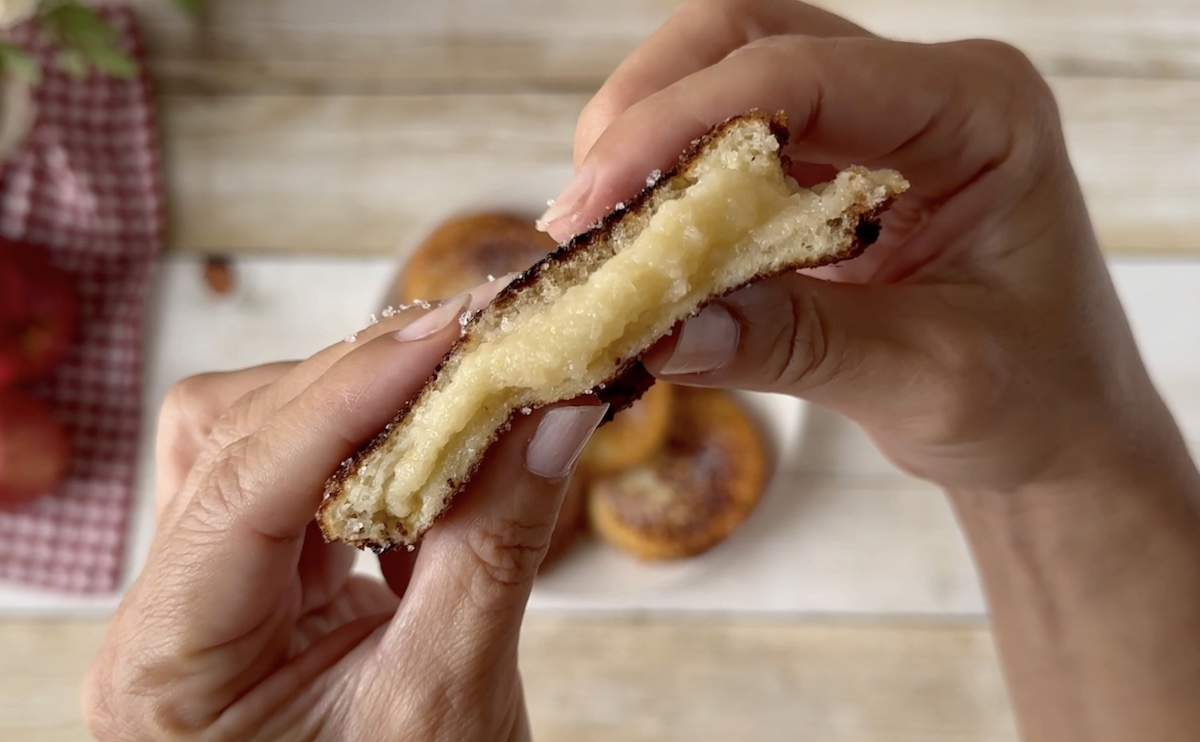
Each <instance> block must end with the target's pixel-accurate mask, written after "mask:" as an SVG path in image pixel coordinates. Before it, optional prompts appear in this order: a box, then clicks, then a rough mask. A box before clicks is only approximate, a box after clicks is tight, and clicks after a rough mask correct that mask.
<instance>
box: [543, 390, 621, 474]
mask: <svg viewBox="0 0 1200 742" xmlns="http://www.w3.org/2000/svg"><path fill="white" fill-rule="evenodd" d="M606 412H608V405H607V404H598V405H584V406H579V407H555V408H554V409H552V410H550V411H549V412H547V413H546V415H545V417H543V418H542V421H541V423H539V424H538V429H537V432H536V433H534V434H533V440H531V441H529V447H528V448H526V449H525V468H526V469H528V470H529V471H530V472H532V473H533V474H536V475H537V476H539V477H542V478H544V479H562V478H563V477H565V476H567V475H568V474H570V473H571V470H572V469H573V468H575V462H576V460H578V459H579V454H581V453H583V447H584V446H586V445H587V442H588V439H589V438H591V437H592V432H593V431H595V430H596V427H597V426H599V425H600V421H601V420H603V419H604V414H605V413H606Z"/></svg>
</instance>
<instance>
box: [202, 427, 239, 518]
mask: <svg viewBox="0 0 1200 742" xmlns="http://www.w3.org/2000/svg"><path fill="white" fill-rule="evenodd" d="M248 450H249V439H246V438H242V439H239V440H237V441H234V442H233V443H231V444H229V445H228V446H225V447H224V448H223V449H222V450H221V452H220V453H219V454H218V455H217V457H216V459H215V460H214V461H213V464H212V467H211V468H210V469H209V472H208V486H207V488H206V489H207V490H208V495H209V496H207V497H199V498H196V499H197V500H198V501H200V505H201V507H202V509H203V510H204V511H205V512H207V513H208V514H210V515H213V514H215V513H217V512H219V513H223V514H229V513H236V512H238V511H239V510H240V509H241V508H242V507H243V503H244V502H245V500H246V498H247V494H246V492H247V484H246V476H245V472H246V462H247V457H248Z"/></svg>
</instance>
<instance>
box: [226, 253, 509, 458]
mask: <svg viewBox="0 0 1200 742" xmlns="http://www.w3.org/2000/svg"><path fill="white" fill-rule="evenodd" d="M515 275H516V274H510V275H507V276H501V277H500V278H497V279H495V280H494V281H490V282H488V283H485V284H481V285H479V286H477V287H475V288H473V289H471V291H470V292H466V293H464V294H461V295H459V296H455V297H451V298H450V299H446V300H444V301H437V302H422V303H421V304H419V305H416V306H412V307H406V308H403V309H400V310H395V313H394V314H392V312H388V313H387V314H388V315H389V316H385V317H383V318H382V319H380V320H378V321H374V322H373V323H372V324H370V325H368V326H367V327H366V328H364V329H362V330H360V331H359V332H357V333H354V334H353V335H351V336H349V337H347V338H346V339H344V340H342V341H340V342H337V343H334V344H333V345H330V346H327V347H326V348H324V349H322V350H320V351H318V352H317V353H315V354H314V355H313V356H311V357H309V358H308V359H306V360H304V361H303V362H301V363H299V364H296V365H295V366H294V367H293V368H292V369H290V370H289V371H288V372H287V373H285V374H284V375H283V376H282V377H280V378H279V379H277V380H276V381H275V383H273V384H270V385H268V386H264V387H261V388H259V389H256V390H253V391H252V392H251V393H250V394H248V395H246V396H245V397H244V398H242V399H241V400H239V404H238V405H235V406H234V407H233V408H231V409H229V410H227V411H226V413H225V414H224V415H222V416H221V418H220V419H219V420H218V422H217V424H216V425H214V427H213V433H212V436H211V440H210V441H209V446H208V447H209V449H210V452H215V451H216V450H219V449H220V448H223V447H224V446H226V445H228V444H230V443H232V442H233V441H236V440H238V439H239V438H242V437H243V436H245V435H247V434H248V433H250V432H251V431H253V430H255V429H257V428H258V426H259V425H261V424H262V421H263V420H265V419H266V418H267V417H268V416H270V415H271V414H273V413H274V412H275V411H276V410H278V409H279V408H280V407H282V406H283V405H284V404H286V403H287V402H289V401H290V400H292V399H294V398H295V397H296V395H298V394H299V393H300V392H301V391H303V390H304V389H306V388H307V387H308V386H309V385H310V384H312V383H313V381H315V380H316V379H318V378H320V376H321V375H322V374H324V373H325V372H326V371H327V370H328V369H329V368H330V367H331V366H332V365H333V364H335V363H337V362H338V361H339V360H341V359H342V358H344V357H345V356H346V355H347V354H349V353H351V352H353V351H354V350H355V349H356V348H359V347H361V346H362V345H363V344H364V343H368V342H370V341H372V340H374V339H375V338H378V337H382V336H384V335H387V334H389V333H395V332H400V331H401V330H403V329H404V328H405V327H408V326H409V325H412V324H415V323H418V322H423V323H429V322H432V323H433V324H437V323H438V322H440V320H441V319H442V318H443V317H444V315H445V314H446V313H447V312H456V311H458V310H460V309H462V307H463V305H466V306H468V307H469V308H470V309H471V311H479V310H480V309H482V308H483V307H485V306H487V304H488V302H490V301H491V300H492V299H493V298H494V297H495V295H496V294H497V293H499V291H500V290H501V289H503V288H504V286H505V285H507V284H508V282H509V281H511V280H512V278H513V277H514V276H515ZM429 315H433V316H432V317H430V318H429V319H423V318H426V317H427V316H429Z"/></svg>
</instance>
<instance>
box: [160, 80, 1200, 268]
mask: <svg viewBox="0 0 1200 742" xmlns="http://www.w3.org/2000/svg"><path fill="white" fill-rule="evenodd" d="M1052 83H1053V86H1054V89H1055V92H1056V93H1057V95H1058V97H1059V100H1060V103H1061V108H1062V112H1063V120H1064V122H1065V126H1066V133H1067V139H1068V143H1069V146H1070V149H1071V153H1072V155H1073V157H1074V160H1075V164H1076V166H1077V170H1078V173H1079V177H1080V180H1081V182H1082V184H1083V188H1084V193H1085V195H1086V196H1087V198H1088V204H1089V207H1090V208H1091V211H1092V217H1093V219H1094V221H1095V224H1096V229H1097V233H1098V235H1099V237H1100V240H1101V243H1102V244H1103V245H1104V247H1105V248H1107V249H1109V250H1112V251H1187V250H1200V243H1198V242H1197V241H1196V237H1195V236H1196V235H1198V234H1200V211H1198V210H1197V209H1196V208H1195V205H1196V204H1197V203H1200V179H1197V178H1196V177H1195V173H1197V172H1200V80H1196V81H1179V80H1176V81H1161V80H1160V81H1153V80H1132V79H1084V78H1055V79H1053V80H1052ZM585 100H586V97H585V96H582V95H575V94H562V95H438V96H397V95H330V96H291V95H246V96H224V97H217V98H210V97H206V96H190V95H183V96H166V97H164V98H163V99H162V112H163V116H164V127H163V128H164V132H165V147H166V155H167V161H168V162H169V163H170V165H171V166H170V168H169V171H168V176H169V178H168V180H169V185H170V201H169V202H170V203H171V205H172V236H171V243H172V246H173V247H175V248H177V249H181V250H186V251H199V252H206V251H233V252H254V251H265V250H282V251H288V252H298V251H303V252H313V253H323V254H330V253H342V254H350V253H375V254H387V255H395V254H397V253H398V252H399V251H400V250H401V249H403V248H404V247H406V246H409V245H413V244H415V243H416V241H417V240H418V239H420V237H421V236H422V235H423V234H425V233H426V232H427V230H428V229H429V227H430V226H431V225H432V224H433V223H435V222H436V221H438V220H440V219H442V218H444V217H445V216H446V215H448V214H450V213H453V212H456V211H461V210H464V209H470V208H479V207H489V206H500V207H506V208H517V209H521V210H524V211H527V212H529V213H531V214H536V213H537V212H538V211H540V210H541V209H542V208H544V203H545V200H546V199H547V198H550V197H553V196H554V195H555V194H556V193H557V191H558V190H559V189H560V188H561V187H562V186H563V184H565V183H566V181H567V180H568V178H569V176H570V171H571V165H570V163H571V142H572V137H573V132H574V127H575V119H576V116H577V115H578V111H579V109H580V107H581V106H582V105H583V104H584V102H585Z"/></svg>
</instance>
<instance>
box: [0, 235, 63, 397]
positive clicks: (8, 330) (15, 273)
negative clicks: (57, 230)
mask: <svg viewBox="0 0 1200 742" xmlns="http://www.w3.org/2000/svg"><path fill="white" fill-rule="evenodd" d="M78 321H79V305H78V302H77V301H76V299H75V290H74V287H73V285H72V283H71V279H70V277H69V276H68V275H67V274H66V273H64V272H62V271H61V270H59V269H57V268H55V267H54V266H52V265H50V261H49V259H48V258H47V256H46V253H45V251H43V250H42V249H41V248H38V247H34V246H32V245H23V244H17V243H13V242H9V241H7V240H3V239H0V387H3V386H8V385H12V384H20V383H23V382H26V381H30V380H33V379H37V378H40V377H42V376H44V375H45V374H46V373H47V372H49V371H50V369H52V368H54V366H55V364H57V363H58V362H59V361H61V360H62V358H63V356H64V355H66V353H67V351H68V350H69V349H70V347H71V340H72V339H73V338H74V336H75V330H76V325H77V323H78Z"/></svg>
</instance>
